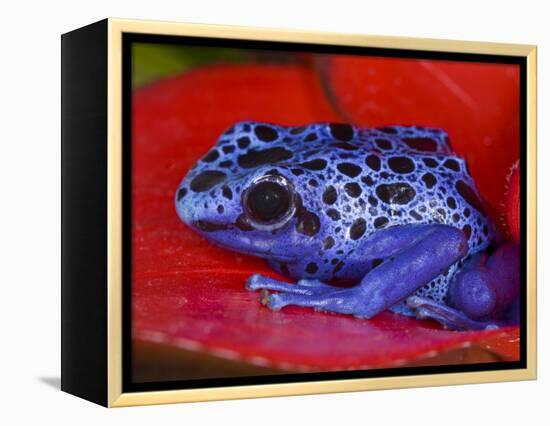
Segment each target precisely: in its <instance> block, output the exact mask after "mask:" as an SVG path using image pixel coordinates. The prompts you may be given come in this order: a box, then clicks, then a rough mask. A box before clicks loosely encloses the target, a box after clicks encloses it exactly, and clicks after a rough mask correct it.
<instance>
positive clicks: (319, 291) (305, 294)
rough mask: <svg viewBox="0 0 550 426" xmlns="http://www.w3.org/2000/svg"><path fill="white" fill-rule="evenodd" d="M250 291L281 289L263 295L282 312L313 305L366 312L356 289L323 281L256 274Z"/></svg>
mask: <svg viewBox="0 0 550 426" xmlns="http://www.w3.org/2000/svg"><path fill="white" fill-rule="evenodd" d="M246 288H247V289H248V290H251V291H254V290H262V291H265V292H267V290H272V291H277V292H278V293H277V294H269V295H268V294H265V293H264V294H262V299H261V301H262V303H263V304H264V305H266V306H267V307H268V308H270V309H272V310H274V311H278V310H280V309H281V308H283V307H285V306H287V305H297V306H304V307H311V308H314V309H315V310H317V311H326V312H337V313H343V314H352V315H355V316H358V317H365V315H362V313H361V309H360V305H361V304H360V303H358V302H359V301H360V295H359V294H358V293H357V292H356V291H354V290H353V289H341V288H338V287H333V286H330V285H327V284H324V283H323V282H321V281H319V280H312V279H304V280H299V281H298V282H297V283H296V284H289V283H286V282H283V281H279V280H276V279H274V278H269V277H266V276H263V275H260V274H254V275H252V276H251V277H250V278H249V279H248V280H247V282H246Z"/></svg>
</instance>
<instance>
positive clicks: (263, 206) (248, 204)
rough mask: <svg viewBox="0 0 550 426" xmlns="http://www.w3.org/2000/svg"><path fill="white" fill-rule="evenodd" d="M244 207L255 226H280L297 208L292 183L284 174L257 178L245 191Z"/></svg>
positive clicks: (258, 227) (264, 227) (266, 228)
mask: <svg viewBox="0 0 550 426" xmlns="http://www.w3.org/2000/svg"><path fill="white" fill-rule="evenodd" d="M243 207H244V211H245V213H246V215H247V216H248V219H249V221H250V223H251V224H252V225H253V226H254V227H255V228H257V229H264V230H273V229H277V228H280V227H281V226H283V225H285V224H286V223H287V222H288V220H289V219H290V218H291V217H292V215H293V214H294V212H295V210H296V207H295V203H294V191H293V188H292V185H291V184H290V182H289V181H288V180H287V179H286V178H284V177H283V176H272V175H269V176H263V177H261V178H259V179H256V180H255V181H254V182H253V183H252V184H251V185H250V187H249V188H248V189H247V190H246V191H245V193H244V196H243Z"/></svg>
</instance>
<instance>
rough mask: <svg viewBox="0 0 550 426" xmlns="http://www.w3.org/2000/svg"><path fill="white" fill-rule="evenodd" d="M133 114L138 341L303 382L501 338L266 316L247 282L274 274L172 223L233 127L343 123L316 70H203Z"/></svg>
mask: <svg viewBox="0 0 550 426" xmlns="http://www.w3.org/2000/svg"><path fill="white" fill-rule="evenodd" d="M133 112H134V115H133V170H132V173H133V240H132V241H133V242H132V244H133V245H132V248H133V265H132V272H133V284H132V306H133V318H132V330H133V338H134V339H135V341H143V340H145V341H152V342H161V343H164V344H166V345H169V346H171V347H173V348H184V349H188V350H196V351H204V352H205V353H210V354H214V355H217V356H221V357H225V358H231V359H239V360H244V361H247V362H250V363H254V364H259V365H269V366H275V367H278V368H283V369H289V370H300V371H301V370H306V371H309V370H342V369H355V368H368V367H388V366H397V365H402V364H405V363H408V362H410V361H413V360H416V359H418V358H423V357H426V356H429V355H433V354H434V353H438V352H443V351H448V350H450V349H454V348H458V347H462V346H463V345H467V344H470V343H473V342H479V343H482V342H483V339H486V338H488V337H491V338H492V339H496V340H497V341H498V340H499V337H498V336H502V335H506V336H507V332H506V331H502V330H500V331H486V332H466V333H459V332H451V331H445V330H442V329H440V327H439V326H437V325H435V324H434V323H431V322H427V321H417V320H414V319H410V318H405V317H402V316H399V315H394V314H390V313H383V314H381V315H379V316H378V317H376V318H375V319H373V320H358V319H354V318H350V317H347V316H343V315H331V314H322V313H317V312H314V311H312V310H310V309H303V308H298V307H289V308H285V309H283V310H282V311H280V312H272V311H270V310H268V309H267V308H265V307H264V306H262V305H261V304H260V303H259V295H258V294H256V293H250V292H248V291H246V290H245V289H244V281H245V279H246V278H247V277H248V276H249V275H250V274H252V273H255V272H259V273H263V274H268V275H274V273H273V272H271V270H270V269H269V268H268V267H267V266H266V264H265V263H264V262H263V261H261V260H259V259H256V258H252V257H246V256H242V255H238V254H235V253H233V252H230V251H227V250H223V249H221V248H218V247H215V246H213V245H211V244H210V243H208V242H206V241H205V240H204V239H203V238H201V237H199V236H198V235H196V234H195V233H194V232H192V231H191V229H189V228H187V227H186V226H185V225H184V224H183V223H182V222H180V220H179V219H178V217H177V215H176V213H175V209H174V206H173V197H174V192H175V190H176V187H177V185H178V184H179V182H180V180H181V179H182V177H183V176H184V175H185V173H186V172H187V171H188V169H189V168H190V167H191V166H192V164H193V163H194V162H195V161H196V159H198V158H199V157H200V156H202V155H203V154H204V153H205V152H206V151H207V150H208V149H209V148H210V147H211V146H212V144H213V143H214V142H215V140H216V138H217V136H218V135H219V134H220V133H221V132H222V131H223V130H224V129H225V128H227V127H229V126H230V125H231V124H233V123H234V122H235V121H238V120H244V119H246V120H264V121H271V122H275V123H281V124H288V125H290V124H303V123H309V122H315V121H317V122H318V121H342V120H341V119H340V118H339V117H338V116H337V114H336V113H335V112H334V111H333V110H332V109H331V107H330V105H329V104H328V101H327V100H326V98H325V94H324V92H323V90H322V89H321V86H320V84H319V80H318V77H317V76H316V75H315V74H314V73H313V71H312V70H310V69H308V68H302V67H298V66H284V67H283V66H216V67H207V68H204V69H200V70H197V71H193V72H190V73H186V74H184V75H181V76H178V77H175V78H171V79H167V80H164V81H161V82H159V83H156V84H153V85H151V86H149V87H146V88H143V89H140V90H137V91H136V92H135V93H134V111H133ZM500 339H502V337H501V338H500Z"/></svg>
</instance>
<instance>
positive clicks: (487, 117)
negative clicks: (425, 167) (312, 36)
mask: <svg viewBox="0 0 550 426" xmlns="http://www.w3.org/2000/svg"><path fill="white" fill-rule="evenodd" d="M324 70H325V73H324V74H325V75H326V78H327V81H328V84H329V86H330V87H331V91H332V99H334V100H335V104H336V105H337V107H338V108H339V110H341V111H342V112H343V113H344V114H345V115H346V116H347V117H349V119H350V121H352V122H354V123H356V124H360V125H369V126H381V125H387V124H413V125H422V126H433V127H440V128H442V129H444V130H446V131H447V132H448V133H449V136H450V141H451V145H452V147H453V150H454V151H455V152H456V153H457V154H459V155H461V156H463V157H464V158H466V160H467V161H468V165H469V168H470V170H471V172H472V175H473V177H474V179H475V181H476V183H477V186H478V188H479V190H480V192H481V193H482V194H483V196H484V198H485V199H486V201H487V202H488V203H489V206H490V207H491V208H492V210H493V211H495V212H497V215H496V217H498V216H499V215H500V214H502V213H503V206H504V203H505V193H504V186H505V184H506V176H507V174H508V171H509V170H510V166H511V165H512V164H513V163H514V162H515V161H516V160H517V159H518V158H519V146H520V145H519V118H520V111H519V108H520V100H519V65H508V64H483V63H475V62H454V61H428V60H416V59H390V58H377V57H351V56H334V57H330V58H329V59H327V63H325V64H324Z"/></svg>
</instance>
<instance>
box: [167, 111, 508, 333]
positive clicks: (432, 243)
mask: <svg viewBox="0 0 550 426" xmlns="http://www.w3.org/2000/svg"><path fill="white" fill-rule="evenodd" d="M174 202H175V208H176V212H177V215H178V216H179V218H180V219H181V220H182V221H183V222H184V223H185V224H187V225H188V226H190V227H191V228H192V229H193V230H194V231H196V232H198V233H199V234H200V235H202V236H203V237H204V238H206V239H207V240H209V241H211V242H212V243H214V244H216V245H218V246H221V247H223V248H225V249H228V250H232V251H234V252H237V253H242V254H246V255H251V256H256V257H259V258H263V259H265V260H266V261H267V263H268V265H269V266H270V268H271V269H272V270H273V271H275V272H276V273H278V274H279V275H281V276H283V277H284V278H285V279H278V278H273V277H271V276H267V275H262V274H257V273H255V274H252V275H251V276H250V277H249V278H248V279H247V280H246V283H245V285H244V287H245V288H246V289H247V290H249V291H258V290H259V291H260V293H261V297H260V301H261V303H263V304H264V305H265V306H267V308H269V309H271V310H274V311H278V310H281V309H283V308H285V307H286V306H291V305H295V306H301V307H306V308H312V309H314V310H315V311H318V312H321V313H325V314H330V313H333V314H343V315H350V316H353V317H355V318H359V319H371V318H373V317H375V316H377V315H378V314H380V313H382V312H383V311H386V310H390V311H392V312H394V313H397V314H402V315H407V316H411V317H416V318H418V319H431V320H435V321H437V322H439V323H440V324H441V325H442V326H443V327H445V328H448V329H452V330H482V329H488V328H498V327H501V326H504V325H507V324H509V323H510V322H511V321H513V318H517V315H515V314H513V313H511V312H512V310H513V308H512V307H513V306H516V307H517V305H518V304H517V303H516V300H517V298H518V292H519V249H518V247H517V246H516V245H513V244H504V245H502V246H500V247H499V248H498V249H495V244H496V241H497V237H498V235H497V234H498V233H497V232H496V230H495V225H494V223H493V221H492V220H491V218H490V216H489V214H488V213H487V209H486V206H485V203H484V202H483V200H482V198H481V196H480V193H479V191H478V189H477V187H476V185H475V182H474V180H473V178H472V176H471V173H470V172H469V169H468V165H467V162H466V161H465V160H464V158H462V157H460V156H459V155H457V154H455V153H454V152H453V150H452V147H451V143H450V140H449V137H448V135H447V133H446V132H445V131H444V130H442V129H438V128H435V127H424V126H411V125H407V126H406V125H388V126H383V127H359V126H355V125H351V124H348V123H325V122H317V123H309V124H305V125H295V126H284V125H279V124H274V123H269V122H261V121H250V120H249V121H240V122H237V123H235V124H234V125H232V126H231V127H230V128H229V129H227V130H225V131H224V132H223V133H222V134H221V135H220V136H219V138H218V140H217V141H216V142H215V144H214V145H213V146H212V148H211V149H210V150H209V151H208V152H206V154H205V155H204V156H203V157H202V158H201V159H199V160H198V161H197V162H196V163H195V165H194V166H193V167H192V168H191V169H190V170H189V171H188V173H187V174H186V176H184V178H183V180H182V181H181V183H180V184H179V186H178V187H177V189H176V191H175V196H174ZM288 281H292V282H288ZM516 309H517V308H516Z"/></svg>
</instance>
